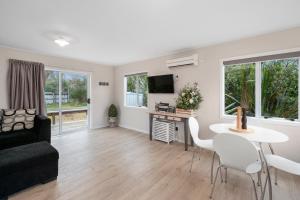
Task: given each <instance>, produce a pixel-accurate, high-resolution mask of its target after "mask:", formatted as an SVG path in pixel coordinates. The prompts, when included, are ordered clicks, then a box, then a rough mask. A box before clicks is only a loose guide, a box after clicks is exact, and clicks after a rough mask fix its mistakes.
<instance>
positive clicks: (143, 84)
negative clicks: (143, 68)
mask: <svg viewBox="0 0 300 200" xmlns="http://www.w3.org/2000/svg"><path fill="white" fill-rule="evenodd" d="M138 86H139V88H138V94H139V106H144V107H147V105H148V95H147V94H148V79H147V74H143V75H140V76H139V77H138Z"/></svg>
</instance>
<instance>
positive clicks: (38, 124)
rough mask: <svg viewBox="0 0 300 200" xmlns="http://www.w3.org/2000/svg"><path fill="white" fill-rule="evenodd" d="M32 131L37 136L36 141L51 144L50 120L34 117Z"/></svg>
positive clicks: (43, 117)
mask: <svg viewBox="0 0 300 200" xmlns="http://www.w3.org/2000/svg"><path fill="white" fill-rule="evenodd" d="M34 130H35V132H36V134H37V136H38V141H47V142H49V143H51V120H50V119H49V118H48V117H46V116H43V115H36V116H35V118H34Z"/></svg>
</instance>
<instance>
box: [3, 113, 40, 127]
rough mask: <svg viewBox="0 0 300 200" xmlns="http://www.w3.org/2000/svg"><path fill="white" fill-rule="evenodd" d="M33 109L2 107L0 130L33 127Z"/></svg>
mask: <svg viewBox="0 0 300 200" xmlns="http://www.w3.org/2000/svg"><path fill="white" fill-rule="evenodd" d="M34 117H35V109H19V110H15V109H3V110H2V117H1V132H9V131H15V130H22V129H31V128H33V127H34Z"/></svg>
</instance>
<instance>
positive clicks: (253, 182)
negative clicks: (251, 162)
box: [249, 175, 258, 200]
mask: <svg viewBox="0 0 300 200" xmlns="http://www.w3.org/2000/svg"><path fill="white" fill-rule="evenodd" d="M249 176H250V178H251V181H252V184H253V189H254V193H255V199H256V200H258V196H257V191H256V183H255V181H254V179H253V178H252V176H251V175H249Z"/></svg>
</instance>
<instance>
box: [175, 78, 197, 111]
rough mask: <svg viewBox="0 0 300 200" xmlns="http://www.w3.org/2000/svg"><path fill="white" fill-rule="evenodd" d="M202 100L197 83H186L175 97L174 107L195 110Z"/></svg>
mask: <svg viewBox="0 0 300 200" xmlns="http://www.w3.org/2000/svg"><path fill="white" fill-rule="evenodd" d="M202 101H203V99H202V96H201V94H200V90H199V88H198V83H196V82H195V83H193V85H190V84H187V85H185V86H184V87H183V88H182V89H181V90H180V92H179V96H178V98H177V99H176V108H179V109H184V110H197V109H198V108H199V105H200V103H201V102H202Z"/></svg>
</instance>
